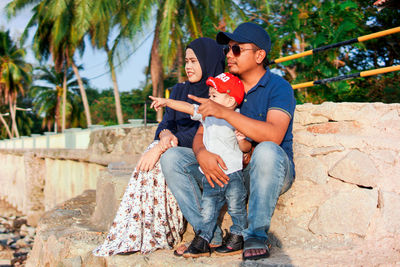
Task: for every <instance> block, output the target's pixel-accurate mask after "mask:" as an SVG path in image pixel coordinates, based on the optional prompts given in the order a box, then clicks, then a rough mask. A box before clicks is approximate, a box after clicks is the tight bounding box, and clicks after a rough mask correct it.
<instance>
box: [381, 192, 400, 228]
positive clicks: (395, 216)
mask: <svg viewBox="0 0 400 267" xmlns="http://www.w3.org/2000/svg"><path fill="white" fill-rule="evenodd" d="M381 202H382V203H380V205H381V209H382V217H383V222H384V229H385V230H386V231H388V232H389V233H393V234H399V235H400V195H399V194H395V193H391V192H381Z"/></svg>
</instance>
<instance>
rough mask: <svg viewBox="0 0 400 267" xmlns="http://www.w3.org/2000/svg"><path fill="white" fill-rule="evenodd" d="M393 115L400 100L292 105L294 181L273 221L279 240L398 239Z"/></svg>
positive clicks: (398, 156) (399, 179) (398, 151)
mask: <svg viewBox="0 0 400 267" xmlns="http://www.w3.org/2000/svg"><path fill="white" fill-rule="evenodd" d="M399 114H400V105H399V104H390V105H387V104H382V103H329V102H327V103H323V104H321V105H311V104H305V105H301V106H297V109H296V114H295V125H294V159H295V165H296V180H295V182H294V184H293V186H292V188H291V189H290V190H289V191H288V192H287V193H285V194H284V195H282V196H281V198H280V199H279V202H278V205H277V209H276V211H275V214H274V217H273V220H272V226H271V232H272V233H273V235H275V236H276V237H277V239H278V240H280V242H282V243H285V244H287V245H288V244H293V245H296V244H302V245H304V242H305V241H306V243H307V242H308V243H309V244H310V245H312V244H313V243H315V242H320V241H323V242H324V244H327V243H329V242H330V243H332V242H339V243H340V242H342V243H343V242H345V243H346V242H350V243H351V242H356V241H361V242H362V241H368V240H369V241H371V242H370V243H371V244H373V243H374V242H379V243H380V245H381V246H385V244H386V245H387V246H389V247H390V246H392V245H393V244H392V243H393V242H394V241H395V240H396V239H397V240H400V212H399V211H400V115H399ZM394 243H396V242H394ZM397 243H398V242H397ZM396 246H397V249H399V248H400V245H396Z"/></svg>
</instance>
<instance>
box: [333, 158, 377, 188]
mask: <svg viewBox="0 0 400 267" xmlns="http://www.w3.org/2000/svg"><path fill="white" fill-rule="evenodd" d="M328 173H329V175H330V176H332V177H334V178H337V179H340V180H342V181H345V182H348V183H352V184H356V185H362V186H366V187H376V184H377V181H378V180H379V178H380V174H379V172H378V170H377V169H376V167H375V163H374V162H373V161H372V160H371V158H370V157H369V156H368V155H367V154H365V153H363V152H360V151H358V150H352V151H350V152H349V153H348V154H347V155H346V156H345V157H344V158H343V159H341V160H340V161H338V162H337V163H336V165H335V166H333V167H332V169H330V170H329V172H328Z"/></svg>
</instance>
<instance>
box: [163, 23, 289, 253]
mask: <svg viewBox="0 0 400 267" xmlns="http://www.w3.org/2000/svg"><path fill="white" fill-rule="evenodd" d="M217 42H218V43H220V44H227V45H228V46H227V49H226V57H227V62H228V68H229V71H230V72H231V73H232V74H234V75H237V76H239V77H240V79H241V80H242V82H243V84H244V89H245V97H244V101H243V104H242V106H241V108H240V114H239V113H237V112H234V111H231V110H228V109H226V108H225V107H223V106H221V105H219V104H217V103H215V102H214V101H212V100H209V99H201V98H197V97H191V98H192V99H193V100H195V101H198V102H199V103H201V105H200V107H199V113H201V114H202V115H203V116H204V117H207V116H214V117H217V118H221V119H224V120H226V121H227V122H228V123H230V124H231V125H232V126H233V127H234V128H236V129H237V130H238V131H239V132H241V133H243V134H244V135H245V136H246V137H247V139H248V140H249V141H252V142H253V144H254V151H253V153H252V155H251V160H250V163H249V164H248V166H247V167H246V168H245V169H244V170H243V174H244V177H245V183H246V187H247V189H248V193H249V204H248V217H247V219H248V228H247V229H245V230H244V232H243V238H244V248H243V259H244V260H247V259H261V258H266V257H268V256H269V248H268V234H267V233H268V230H269V227H270V223H271V217H272V214H273V212H274V209H275V206H276V202H277V200H278V197H279V195H280V194H281V193H283V192H285V191H286V190H288V189H289V188H290V186H291V184H292V182H293V180H294V164H293V150H292V137H293V136H292V124H293V114H294V109H295V99H294V95H293V90H292V88H291V86H290V84H289V83H288V82H286V81H285V80H284V79H283V78H282V77H280V76H278V75H275V74H273V73H271V71H270V70H269V68H268V67H267V55H268V52H269V51H270V49H271V40H270V37H269V35H268V33H267V32H266V31H265V30H264V29H263V28H262V27H260V26H259V25H257V24H254V23H249V22H246V23H243V24H241V25H239V26H238V27H237V28H236V29H235V31H234V32H233V33H228V32H220V33H218V35H217ZM202 139H203V137H202V133H201V132H197V134H196V136H195V138H194V140H193V151H190V150H189V149H184V148H174V149H169V150H168V151H167V152H166V153H164V155H163V156H162V158H161V166H162V170H163V173H164V175H165V178H166V181H167V184H168V187H169V188H170V189H171V191H172V193H173V194H174V196H175V197H176V199H177V201H178V204H179V206H180V208H181V210H182V213H183V215H184V216H185V218H186V219H187V220H188V222H189V223H190V224H191V225H192V226H193V228H194V229H195V230H196V227H197V225H199V224H200V222H199V221H198V220H201V216H200V206H199V203H200V199H201V195H200V188H199V184H200V183H201V181H198V179H199V178H198V177H201V175H199V171H198V166H199V165H200V167H201V169H202V171H203V172H204V175H205V176H206V178H207V180H208V181H209V183H210V184H211V183H216V184H217V185H219V186H224V184H227V183H228V182H229V178H228V177H227V176H226V175H225V173H224V172H223V170H222V169H225V168H226V166H225V163H224V162H223V160H222V159H221V158H220V157H219V156H218V155H216V154H213V153H210V152H209V151H207V150H206V149H205V147H204V144H203V143H202ZM221 168H222V169H221ZM200 174H201V173H200ZM215 238H218V236H217V234H216V236H215ZM214 241H215V240H214ZM218 241H219V240H217V241H216V242H215V243H217V242H218ZM212 242H213V241H212ZM230 242H232V243H234V240H233V241H231V240H230V239H229V238H228V240H227V241H226V245H225V246H226V247H229V243H230Z"/></svg>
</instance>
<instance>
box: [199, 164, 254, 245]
mask: <svg viewBox="0 0 400 267" xmlns="http://www.w3.org/2000/svg"><path fill="white" fill-rule="evenodd" d="M228 176H229V183H228V184H227V185H225V186H224V187H220V186H219V185H217V184H214V188H213V187H211V185H210V184H209V183H208V181H207V179H206V177H205V176H203V179H202V184H203V196H202V199H201V215H202V218H203V222H202V224H201V226H200V227H199V229H200V231H201V233H200V236H201V237H202V238H204V239H205V240H207V241H208V242H210V241H211V239H212V237H213V235H214V230H215V227H216V225H217V219H218V216H219V213H220V211H221V208H222V206H223V205H224V204H225V202H227V204H228V213H229V215H230V216H231V218H232V223H233V224H232V226H231V229H230V231H231V233H232V234H235V235H242V234H243V230H244V229H245V228H246V227H247V211H246V198H247V192H246V188H245V186H244V180H243V173H242V171H241V170H240V171H237V172H234V173H231V174H229V175H228Z"/></svg>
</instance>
